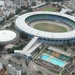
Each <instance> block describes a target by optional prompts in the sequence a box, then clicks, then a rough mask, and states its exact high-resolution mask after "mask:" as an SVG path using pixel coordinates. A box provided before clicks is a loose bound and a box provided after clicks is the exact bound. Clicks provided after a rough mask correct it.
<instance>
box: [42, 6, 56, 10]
mask: <svg viewBox="0 0 75 75" xmlns="http://www.w3.org/2000/svg"><path fill="white" fill-rule="evenodd" d="M42 11H56V8H52V7H50V8H45V9H43V10H42Z"/></svg>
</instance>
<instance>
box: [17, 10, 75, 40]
mask: <svg viewBox="0 0 75 75" xmlns="http://www.w3.org/2000/svg"><path fill="white" fill-rule="evenodd" d="M36 14H54V15H59V16H64V17H67V18H69V19H71V20H73V21H75V17H73V16H70V15H66V14H63V13H59V12H44V11H43V12H42V11H38V12H30V13H26V14H23V15H21V16H19V17H18V18H17V20H16V25H17V27H18V28H19V29H21V30H22V31H24V32H26V33H29V34H31V35H34V36H40V37H45V38H57V39H58V38H60V39H63V38H66V39H67V38H72V37H75V30H73V31H69V32H63V33H60V32H59V33H56V32H45V31H41V30H37V29H34V28H32V27H30V26H28V25H27V23H25V19H26V18H27V17H29V16H31V15H36Z"/></svg>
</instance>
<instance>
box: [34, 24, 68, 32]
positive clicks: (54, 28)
mask: <svg viewBox="0 0 75 75" xmlns="http://www.w3.org/2000/svg"><path fill="white" fill-rule="evenodd" d="M34 28H35V29H38V30H42V31H47V32H67V29H66V28H65V27H63V26H59V25H56V24H49V23H38V24H35V25H34Z"/></svg>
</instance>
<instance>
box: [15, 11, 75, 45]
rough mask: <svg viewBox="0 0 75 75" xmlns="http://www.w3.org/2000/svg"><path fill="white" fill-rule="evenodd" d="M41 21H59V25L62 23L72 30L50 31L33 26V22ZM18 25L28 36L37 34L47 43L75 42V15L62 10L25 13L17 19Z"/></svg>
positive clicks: (39, 38)
mask: <svg viewBox="0 0 75 75" xmlns="http://www.w3.org/2000/svg"><path fill="white" fill-rule="evenodd" d="M39 21H44V22H47V21H48V22H53V23H55V24H56V23H58V24H59V26H60V23H61V24H64V25H66V26H67V27H69V28H71V30H68V31H66V32H60V31H59V32H57V31H54V32H52V31H51V32H49V31H44V30H39V29H35V28H34V27H31V24H33V23H35V22H39ZM16 27H17V28H18V30H20V31H23V32H25V33H26V34H27V35H28V37H31V38H33V37H35V36H36V37H38V40H40V41H43V42H46V43H50V44H66V43H67V42H71V43H73V42H75V17H73V16H70V15H67V14H63V13H60V12H48V11H37V12H30V13H26V14H23V15H21V16H19V17H18V18H17V19H16ZM66 29H67V28H66ZM56 30H58V29H56Z"/></svg>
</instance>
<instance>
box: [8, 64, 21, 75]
mask: <svg viewBox="0 0 75 75" xmlns="http://www.w3.org/2000/svg"><path fill="white" fill-rule="evenodd" d="M7 71H8V73H9V74H11V75H21V70H19V69H16V68H15V67H13V66H12V65H11V64H8V66H7Z"/></svg>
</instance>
